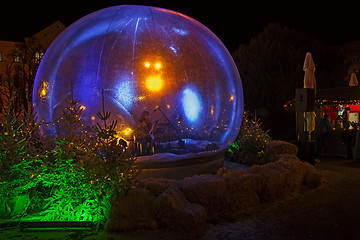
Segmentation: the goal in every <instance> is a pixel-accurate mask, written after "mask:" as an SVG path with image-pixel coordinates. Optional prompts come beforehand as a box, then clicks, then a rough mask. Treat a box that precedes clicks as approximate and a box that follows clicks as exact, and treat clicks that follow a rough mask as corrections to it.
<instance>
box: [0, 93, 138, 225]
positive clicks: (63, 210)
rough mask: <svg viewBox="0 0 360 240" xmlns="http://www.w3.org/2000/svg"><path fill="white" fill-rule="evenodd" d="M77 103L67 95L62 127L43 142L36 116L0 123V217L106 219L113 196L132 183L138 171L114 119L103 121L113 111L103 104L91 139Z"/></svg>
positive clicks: (121, 192)
mask: <svg viewBox="0 0 360 240" xmlns="http://www.w3.org/2000/svg"><path fill="white" fill-rule="evenodd" d="M79 102H80V101H79V100H76V99H74V98H73V97H72V95H69V96H67V101H66V103H67V106H65V107H64V108H62V113H63V114H62V116H61V117H60V119H59V122H60V124H62V125H63V128H62V129H65V131H63V132H61V131H60V130H59V129H56V130H57V133H56V135H54V136H53V138H52V139H50V140H48V141H42V142H43V143H42V144H39V142H40V140H41V139H39V137H38V136H36V134H34V133H35V132H36V131H35V130H34V129H36V130H37V129H38V126H37V125H36V123H35V121H33V122H31V121H29V124H28V123H27V122H26V121H25V123H20V122H19V121H18V120H17V119H15V118H13V117H11V114H8V116H7V118H6V119H5V120H4V121H3V122H2V123H1V129H0V150H1V151H0V170H1V173H2V174H1V176H0V217H13V216H20V215H21V216H22V219H26V218H27V219H37V221H39V220H40V221H92V222H96V223H105V222H106V221H107V218H108V211H109V209H110V201H111V198H112V197H114V196H118V195H122V194H126V193H127V191H128V190H129V189H131V188H133V186H134V184H135V179H136V176H137V175H138V172H139V171H138V170H137V169H136V168H135V167H134V160H135V159H134V158H130V157H128V156H125V152H126V148H127V144H126V142H125V141H121V140H120V141H119V142H118V139H117V138H116V137H115V136H116V134H117V133H116V132H115V131H114V129H115V126H116V122H112V123H111V124H108V123H107V119H108V118H109V116H110V114H111V113H109V112H106V111H105V108H104V105H103V111H102V113H100V112H99V113H98V117H99V119H100V120H101V121H102V125H101V124H97V125H96V127H94V130H95V131H96V137H95V138H94V137H93V138H91V137H90V136H89V134H88V133H87V132H86V131H84V130H83V129H82V126H83V125H82V124H81V119H82V117H83V114H82V109H81V106H80V103H79ZM16 198H19V199H20V200H21V201H22V202H19V201H17V200H16ZM18 206H22V207H21V209H20V210H18V211H15V210H16V208H17V207H18ZM26 214H27V216H26Z"/></svg>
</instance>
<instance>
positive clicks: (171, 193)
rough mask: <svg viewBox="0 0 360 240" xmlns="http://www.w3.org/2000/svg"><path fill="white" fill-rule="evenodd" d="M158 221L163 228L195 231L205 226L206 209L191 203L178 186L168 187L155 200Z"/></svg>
mask: <svg viewBox="0 0 360 240" xmlns="http://www.w3.org/2000/svg"><path fill="white" fill-rule="evenodd" d="M154 211H155V216H156V219H157V222H158V224H159V226H160V228H162V229H166V230H172V231H194V230H199V229H203V227H204V226H205V220H206V212H205V209H204V208H203V207H202V206H200V205H198V204H193V203H189V202H188V201H187V200H186V199H185V197H184V195H183V194H182V192H181V191H180V190H179V189H177V188H168V189H166V190H165V191H164V192H163V193H162V194H160V195H159V196H158V197H157V198H156V200H155V202H154Z"/></svg>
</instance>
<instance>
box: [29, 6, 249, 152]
mask: <svg viewBox="0 0 360 240" xmlns="http://www.w3.org/2000/svg"><path fill="white" fill-rule="evenodd" d="M102 90H103V92H104V104H105V109H106V111H110V112H111V119H110V120H118V124H117V128H116V130H117V132H118V134H119V135H120V136H122V137H123V138H125V139H129V140H131V139H134V135H136V130H135V128H136V124H137V121H138V119H139V118H141V116H142V114H143V113H144V111H147V112H149V114H150V121H151V128H152V136H153V137H154V139H155V146H158V148H155V153H156V152H157V151H158V152H166V151H169V152H171V146H173V145H174V148H179V145H181V148H182V150H181V151H177V152H176V151H174V152H176V153H179V154H183V153H188V152H199V151H201V150H203V151H207V150H214V149H216V148H217V147H214V146H218V147H219V148H220V147H226V146H229V145H230V144H231V143H232V142H233V141H234V139H235V137H236V135H237V133H238V130H239V128H240V124H241V118H242V111H243V92H242V85H241V80H240V76H239V73H238V70H237V68H236V66H235V63H234V61H233V59H232V57H231V55H230V54H229V52H228V51H227V49H226V48H225V47H224V45H223V44H222V43H221V41H220V40H219V39H218V38H217V37H216V36H215V35H214V34H213V33H212V32H211V31H210V30H209V29H208V28H206V27H205V26H204V25H202V24H201V23H199V22H197V21H196V20H194V19H192V18H190V17H188V16H185V15H183V14H180V13H178V12H174V11H170V10H167V9H161V8H156V7H147V6H115V7H110V8H106V9H102V10H99V11H96V12H94V13H92V14H89V15H87V16H85V17H83V18H81V19H80V20H78V21H76V22H75V23H73V24H72V25H71V26H69V27H68V28H67V29H66V30H65V31H64V32H62V33H61V34H60V35H59V36H58V37H57V38H56V39H55V41H54V42H53V43H52V44H51V46H50V47H49V49H48V50H47V51H46V54H45V55H44V57H43V59H42V61H41V64H40V66H39V69H38V72H37V74H36V78H35V84H34V90H33V103H34V111H35V112H37V117H38V120H40V121H42V120H43V121H44V122H46V123H54V124H55V125H56V124H57V122H56V120H57V119H59V116H60V115H61V113H62V110H61V109H62V107H64V106H65V104H66V102H65V101H66V97H67V95H69V94H70V93H71V92H73V96H74V98H76V99H78V100H80V104H81V105H82V106H83V107H82V109H83V114H84V117H83V119H82V120H83V123H84V125H85V126H88V127H89V126H92V125H95V123H96V122H100V121H99V119H98V118H97V116H96V113H97V112H99V111H101V109H102V107H101V102H102ZM58 127H59V128H61V126H58ZM54 129H55V127H54V126H53V124H49V126H48V127H46V125H43V127H42V130H43V131H47V132H54ZM135 137H136V136H135ZM179 140H181V143H182V144H179V143H180V142H179ZM165 145H167V147H166V148H165V147H164V146H165ZM175 145H177V146H176V147H175ZM209 146H210V147H209ZM211 146H213V147H211ZM159 149H167V150H159Z"/></svg>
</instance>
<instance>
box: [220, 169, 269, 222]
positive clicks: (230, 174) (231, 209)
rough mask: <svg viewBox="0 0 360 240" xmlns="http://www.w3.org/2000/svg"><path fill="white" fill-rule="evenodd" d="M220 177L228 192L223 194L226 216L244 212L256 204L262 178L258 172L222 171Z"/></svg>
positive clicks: (257, 203) (258, 200)
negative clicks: (225, 200) (225, 194)
mask: <svg viewBox="0 0 360 240" xmlns="http://www.w3.org/2000/svg"><path fill="white" fill-rule="evenodd" d="M222 177H223V178H224V179H225V181H226V183H227V189H228V192H229V194H228V195H227V196H224V197H226V198H227V200H228V203H227V204H226V205H225V206H224V209H226V211H224V212H226V213H227V216H228V217H235V216H237V215H240V214H243V213H246V212H247V211H249V210H251V208H253V207H255V206H258V205H259V202H260V199H259V195H258V192H260V191H261V189H262V185H263V178H262V176H261V175H259V174H251V173H249V172H248V171H241V170H230V171H227V172H225V173H223V175H222Z"/></svg>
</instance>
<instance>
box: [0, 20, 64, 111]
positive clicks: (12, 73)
mask: <svg viewBox="0 0 360 240" xmlns="http://www.w3.org/2000/svg"><path fill="white" fill-rule="evenodd" d="M65 28H66V27H65V26H64V25H63V24H62V23H61V22H60V21H56V22H54V23H53V24H51V25H49V26H48V27H46V28H45V29H43V30H41V31H40V32H38V33H36V34H34V35H33V36H31V37H26V38H24V41H22V42H16V41H4V40H0V117H1V116H3V115H5V114H6V111H7V109H8V106H9V102H10V98H11V96H13V95H14V98H13V100H12V101H13V102H12V109H11V111H12V112H13V114H15V115H20V114H23V113H24V112H26V111H30V110H31V94H32V84H33V81H34V79H35V74H36V70H37V67H38V65H39V63H40V61H41V59H42V57H43V55H44V53H45V51H46V49H47V48H48V47H49V46H50V44H51V43H52V42H53V41H54V39H55V38H56V37H57V36H58V35H59V34H60V33H61V32H62V31H63V30H64V29H65ZM15 90H16V94H14V92H15Z"/></svg>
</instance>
